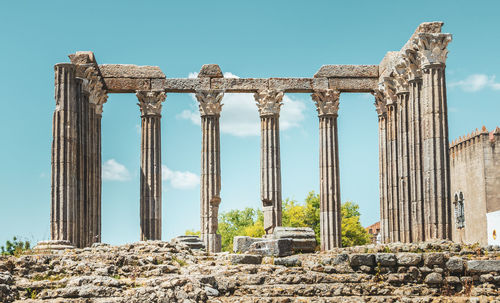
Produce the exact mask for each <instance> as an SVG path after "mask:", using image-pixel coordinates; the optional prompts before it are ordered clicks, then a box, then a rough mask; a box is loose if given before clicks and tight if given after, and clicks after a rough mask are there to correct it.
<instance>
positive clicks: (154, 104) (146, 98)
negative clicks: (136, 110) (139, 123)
mask: <svg viewBox="0 0 500 303" xmlns="http://www.w3.org/2000/svg"><path fill="white" fill-rule="evenodd" d="M135 95H136V96H137V99H139V103H137V105H139V107H140V108H141V114H142V116H160V115H161V103H162V102H163V101H165V98H166V96H167V95H166V94H165V92H164V91H139V90H138V91H137V92H136V93H135Z"/></svg>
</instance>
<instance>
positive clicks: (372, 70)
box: [314, 65, 378, 78]
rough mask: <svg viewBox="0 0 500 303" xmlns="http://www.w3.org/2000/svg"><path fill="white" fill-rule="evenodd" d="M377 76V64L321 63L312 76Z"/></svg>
mask: <svg viewBox="0 0 500 303" xmlns="http://www.w3.org/2000/svg"><path fill="white" fill-rule="evenodd" d="M341 77H346V78H377V77H378V65H323V66H322V67H321V68H320V69H319V70H318V71H317V72H316V74H314V78H341Z"/></svg>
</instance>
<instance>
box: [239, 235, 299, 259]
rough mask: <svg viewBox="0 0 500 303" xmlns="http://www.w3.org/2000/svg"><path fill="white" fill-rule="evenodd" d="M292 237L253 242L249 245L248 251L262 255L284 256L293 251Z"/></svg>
mask: <svg viewBox="0 0 500 303" xmlns="http://www.w3.org/2000/svg"><path fill="white" fill-rule="evenodd" d="M292 242H293V240H292V239H266V240H262V241H257V242H254V243H252V244H251V245H250V247H249V249H248V253H250V254H256V255H262V256H274V257H285V256H290V255H291V254H292V253H293V250H292Z"/></svg>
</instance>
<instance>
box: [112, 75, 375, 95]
mask: <svg viewBox="0 0 500 303" xmlns="http://www.w3.org/2000/svg"><path fill="white" fill-rule="evenodd" d="M104 82H105V83H106V86H107V88H108V92H109V93H134V92H135V91H136V90H164V91H166V92H167V93H194V92H196V91H198V90H210V89H214V90H223V91H225V92H226V93H254V92H256V91H259V90H265V89H272V90H278V91H283V92H287V93H312V92H314V91H318V90H326V89H329V88H330V89H338V90H339V91H341V92H371V91H373V90H374V89H376V88H377V78H329V79H328V78H269V79H263V78H260V79H257V78H246V79H245V78H212V79H210V78H193V79H190V78H183V79H159V78H156V79H148V78H142V79H140V78H104Z"/></svg>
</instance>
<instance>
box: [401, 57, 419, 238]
mask: <svg viewBox="0 0 500 303" xmlns="http://www.w3.org/2000/svg"><path fill="white" fill-rule="evenodd" d="M417 56H418V53H417V52H416V51H415V50H413V49H408V50H406V52H405V53H404V54H403V58H404V60H405V62H406V66H407V67H408V69H407V71H408V84H409V101H408V140H409V144H408V146H409V159H410V161H409V173H410V175H409V176H410V178H409V180H410V205H411V231H412V239H411V241H412V242H419V241H424V231H423V227H424V217H423V210H424V205H423V199H422V152H421V149H422V137H421V109H420V103H421V102H420V99H421V98H420V95H421V89H422V71H421V69H420V67H419V65H420V64H419V59H418V57H417Z"/></svg>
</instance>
